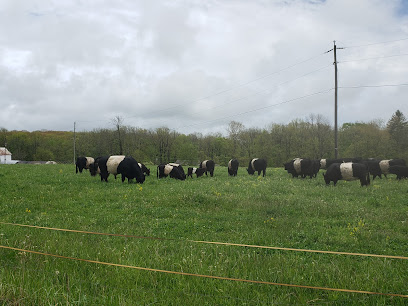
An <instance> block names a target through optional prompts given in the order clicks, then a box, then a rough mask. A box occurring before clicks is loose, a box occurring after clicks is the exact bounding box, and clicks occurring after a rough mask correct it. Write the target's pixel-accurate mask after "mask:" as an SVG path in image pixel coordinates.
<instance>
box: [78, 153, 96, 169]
mask: <svg viewBox="0 0 408 306" xmlns="http://www.w3.org/2000/svg"><path fill="white" fill-rule="evenodd" d="M94 162H95V160H94V158H93V157H88V156H86V157H84V156H80V157H78V158H77V160H76V163H75V173H78V171H79V173H82V170H83V169H89V165H90V164H93V163H94Z"/></svg>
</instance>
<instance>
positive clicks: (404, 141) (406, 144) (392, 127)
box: [387, 110, 408, 157]
mask: <svg viewBox="0 0 408 306" xmlns="http://www.w3.org/2000/svg"><path fill="white" fill-rule="evenodd" d="M387 131H388V133H389V134H390V136H391V139H392V147H393V149H394V151H395V154H396V155H402V154H403V153H404V151H406V150H407V149H408V122H407V120H406V118H405V116H404V114H403V113H402V112H401V111H400V110H397V111H396V112H395V113H394V114H393V115H392V117H391V119H390V120H388V123H387ZM395 157H396V156H395Z"/></svg>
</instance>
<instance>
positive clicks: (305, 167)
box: [284, 158, 320, 178]
mask: <svg viewBox="0 0 408 306" xmlns="http://www.w3.org/2000/svg"><path fill="white" fill-rule="evenodd" d="M284 166H285V170H286V171H288V173H289V174H292V177H298V176H299V175H300V176H301V177H302V178H305V177H306V176H309V177H310V178H312V177H316V175H315V172H316V170H317V171H319V169H318V168H317V166H316V163H315V161H313V160H311V159H308V158H295V159H293V160H291V161H290V162H287V163H285V164H284ZM319 166H320V165H319ZM316 174H317V173H316Z"/></svg>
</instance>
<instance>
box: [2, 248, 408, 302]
mask: <svg viewBox="0 0 408 306" xmlns="http://www.w3.org/2000/svg"><path fill="white" fill-rule="evenodd" d="M0 248H3V249H9V250H14V251H19V252H27V253H32V254H38V255H43V256H52V257H57V258H63V259H70V260H77V261H82V262H88V263H95V264H100V265H106V266H114V267H122V268H131V269H137V270H144V271H151V272H159V273H168V274H176V275H184V276H195V277H202V278H211V279H219V280H229V281H235V282H245V283H255V284H264V285H275V286H284V287H296V288H305V289H314V290H327V291H338V292H348V293H364V294H375V295H384V296H395V297H402V298H408V295H404V294H395V293H381V292H372V291H362V290H352V289H337V288H326V287H315V286H305V285H293V284H284V283H273V282H266V281H256V280H249V279H240V278H231V277H222V276H213V275H205V274H194V273H187V272H177V271H168V270H160V269H152V268H144V267H136V266H129V265H121V264H115V263H109V262H103V261H97V260H90V259H82V258H75V257H67V256H62V255H55V254H48V253H42V252H37V251H31V250H25V249H18V248H13V247H8V246H4V245H0Z"/></svg>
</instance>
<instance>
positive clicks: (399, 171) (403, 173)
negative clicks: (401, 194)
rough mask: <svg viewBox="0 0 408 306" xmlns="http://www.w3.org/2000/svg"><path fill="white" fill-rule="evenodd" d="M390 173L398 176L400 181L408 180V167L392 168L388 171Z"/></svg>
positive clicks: (397, 166) (396, 166)
mask: <svg viewBox="0 0 408 306" xmlns="http://www.w3.org/2000/svg"><path fill="white" fill-rule="evenodd" d="M388 172H389V173H391V174H396V175H397V179H398V180H400V179H402V178H408V167H407V166H401V165H395V166H390V168H389V169H388Z"/></svg>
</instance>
